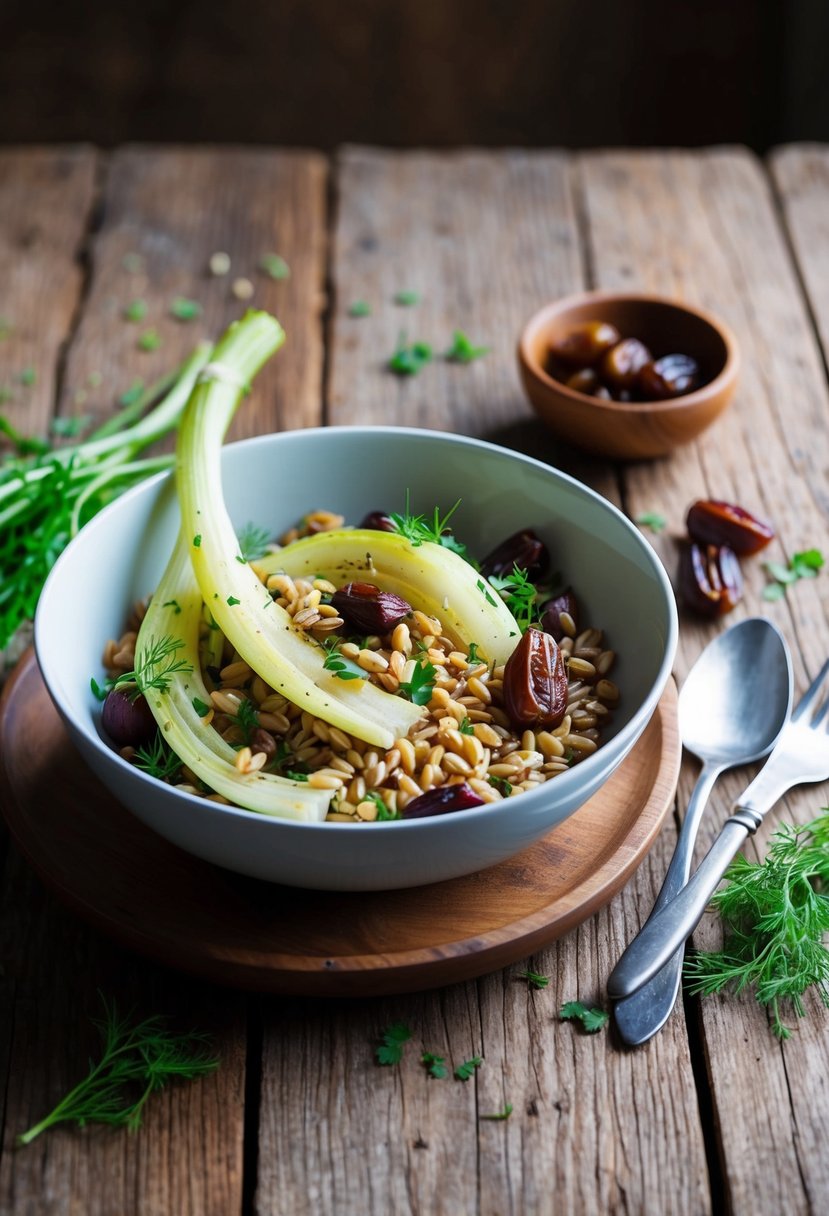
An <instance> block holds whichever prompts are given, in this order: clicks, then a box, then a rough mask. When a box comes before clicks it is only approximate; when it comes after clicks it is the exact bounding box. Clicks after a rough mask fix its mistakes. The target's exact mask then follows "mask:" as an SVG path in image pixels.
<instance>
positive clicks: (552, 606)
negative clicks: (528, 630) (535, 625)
mask: <svg viewBox="0 0 829 1216" xmlns="http://www.w3.org/2000/svg"><path fill="white" fill-rule="evenodd" d="M562 612H566V613H567V615H568V616H569V617H570V619H571V620H572V622H573V625H574V631H575V633H578V631H579V606H578V603H577V601H576V597H575V595H574V594H573V588H572V587H567V588H566V589H565V590H564V591H562V593H561V595H557V596H556V597H555V598H554V599H551V600H547V602H546V603H545V604H542V606H541V628H542V629H543V630H544V632H545V633H549V635H550V637H551V638H554V639H555V641H556V642H560V641H561V639H562V638H563V637H564V636H565V630H564V628H563V627H562V624H561V614H562Z"/></svg>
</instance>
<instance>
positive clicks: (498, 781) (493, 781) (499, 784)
mask: <svg viewBox="0 0 829 1216" xmlns="http://www.w3.org/2000/svg"><path fill="white" fill-rule="evenodd" d="M487 781H488V782H489V784H490V785H491V786H492V788H493V789H496V790H497V791H498V793H499V794H503V796H504V797H505V798H509V796H510V794H511V793H512V786H511V785H510V783H509V781H507V779H506V777H493V776H492V775H491V774H490V776H488V777H487Z"/></svg>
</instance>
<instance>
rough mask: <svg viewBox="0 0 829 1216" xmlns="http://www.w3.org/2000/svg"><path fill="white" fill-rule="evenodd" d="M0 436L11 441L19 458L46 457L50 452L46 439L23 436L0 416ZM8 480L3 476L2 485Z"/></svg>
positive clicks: (6, 419)
mask: <svg viewBox="0 0 829 1216" xmlns="http://www.w3.org/2000/svg"><path fill="white" fill-rule="evenodd" d="M0 435H5V436H6V438H7V439H9V440H10V441H11V443H12V444H13V445H14V449H15V452H16V454H17V455H18V456H45V455H46V454H47V452H48V451H49V444H48V443H47V442H46V441H45V440H44V439H37V438H35V437H34V436H26V435H21V433H20V431H18V430H17V428H16V427H14V426H12V424H11V423H10V422H9V420H8V418H5V417H3V416H2V415H0ZM12 476H13V473H11V474H10V475H9V479H11V477H12ZM6 480H7V479H6V477H5V476H3V477H2V479H1V480H0V484H5V483H6Z"/></svg>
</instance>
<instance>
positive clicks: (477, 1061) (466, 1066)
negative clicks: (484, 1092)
mask: <svg viewBox="0 0 829 1216" xmlns="http://www.w3.org/2000/svg"><path fill="white" fill-rule="evenodd" d="M483 1062H484V1060H483V1056H473V1057H472V1059H471V1060H464V1062H463V1063H462V1064H459V1065H458V1067H457V1068H456V1069H455V1076H456V1077H457V1079H458V1080H459V1081H468V1080H469V1079H470V1077H474V1075H475V1070H476V1068H480V1067H481V1065H482V1064H483Z"/></svg>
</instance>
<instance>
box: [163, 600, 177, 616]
mask: <svg viewBox="0 0 829 1216" xmlns="http://www.w3.org/2000/svg"><path fill="white" fill-rule="evenodd" d="M161 606H162V608H172V609H174V610H175V614H176V616H179V615H180V614H181V604H180V603H179V602H178V600H165V601H164V603H163V604H162V605H161Z"/></svg>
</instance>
